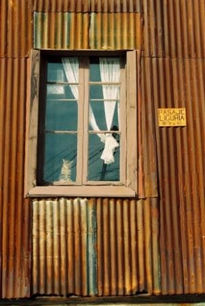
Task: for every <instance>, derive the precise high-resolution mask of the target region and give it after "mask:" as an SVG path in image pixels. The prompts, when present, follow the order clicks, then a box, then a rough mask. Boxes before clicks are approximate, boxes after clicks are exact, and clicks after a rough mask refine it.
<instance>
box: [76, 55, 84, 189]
mask: <svg viewBox="0 0 205 306" xmlns="http://www.w3.org/2000/svg"><path fill="white" fill-rule="evenodd" d="M83 100H84V65H83V59H82V58H79V100H78V149H77V152H78V153H77V184H80V185H82V169H83V129H84V126H83V122H84V115H83V113H84V106H83Z"/></svg>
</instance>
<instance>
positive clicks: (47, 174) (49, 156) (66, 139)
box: [43, 133, 77, 184]
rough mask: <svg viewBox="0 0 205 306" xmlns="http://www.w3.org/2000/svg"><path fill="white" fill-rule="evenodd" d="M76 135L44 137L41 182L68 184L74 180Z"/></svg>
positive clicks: (48, 135)
mask: <svg viewBox="0 0 205 306" xmlns="http://www.w3.org/2000/svg"><path fill="white" fill-rule="evenodd" d="M76 160H77V135H65V134H49V133H47V134H46V135H45V153H44V168H43V180H44V182H46V183H58V184H69V183H71V182H74V181H75V180H76Z"/></svg>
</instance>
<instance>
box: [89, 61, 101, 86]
mask: <svg viewBox="0 0 205 306" xmlns="http://www.w3.org/2000/svg"><path fill="white" fill-rule="evenodd" d="M90 81H91V82H101V77H100V66H99V59H98V58H97V57H94V58H90Z"/></svg>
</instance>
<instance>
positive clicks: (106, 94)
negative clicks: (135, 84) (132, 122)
mask: <svg viewBox="0 0 205 306" xmlns="http://www.w3.org/2000/svg"><path fill="white" fill-rule="evenodd" d="M119 98H120V86H119V85H90V99H104V100H106V99H108V100H109V99H117V100H119Z"/></svg>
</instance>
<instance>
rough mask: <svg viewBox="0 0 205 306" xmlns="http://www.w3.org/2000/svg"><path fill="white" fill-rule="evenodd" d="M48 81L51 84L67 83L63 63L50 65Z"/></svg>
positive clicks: (48, 67)
mask: <svg viewBox="0 0 205 306" xmlns="http://www.w3.org/2000/svg"><path fill="white" fill-rule="evenodd" d="M47 80H48V81H49V82H67V79H66V75H65V72H64V69H63V64H62V63H60V62H59V63H58V62H56V63H53V62H52V63H48V66H47Z"/></svg>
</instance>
